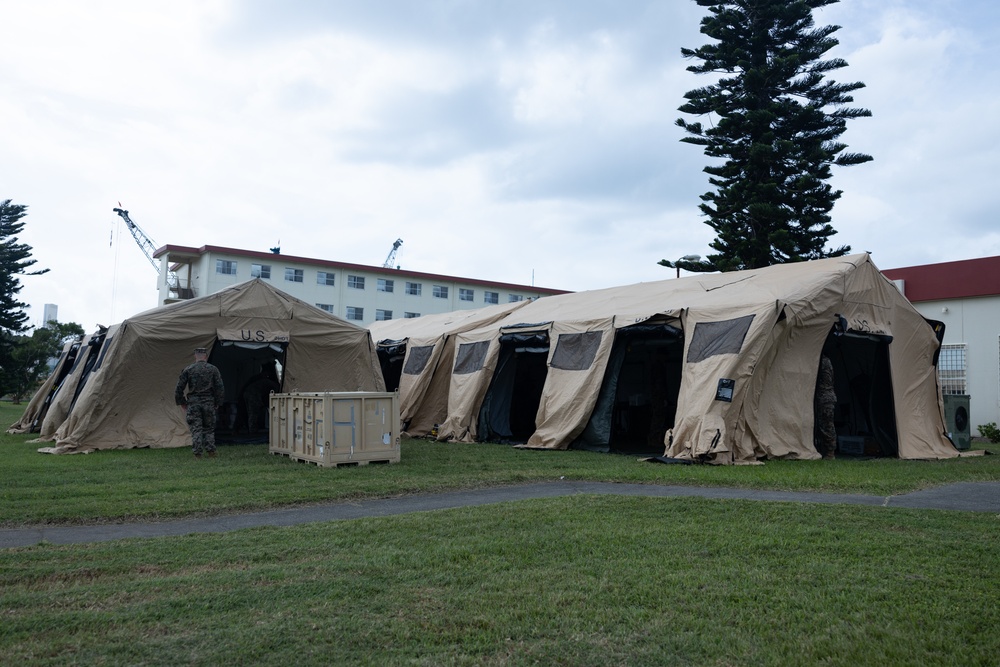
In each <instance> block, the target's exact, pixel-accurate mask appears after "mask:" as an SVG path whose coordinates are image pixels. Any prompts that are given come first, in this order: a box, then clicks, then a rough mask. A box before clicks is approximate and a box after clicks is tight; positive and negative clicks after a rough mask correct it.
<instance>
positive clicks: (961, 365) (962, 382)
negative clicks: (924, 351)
mask: <svg viewBox="0 0 1000 667" xmlns="http://www.w3.org/2000/svg"><path fill="white" fill-rule="evenodd" d="M967 368H968V366H967V355H966V349H965V343H961V344H959V345H942V346H941V354H940V355H939V356H938V384H940V385H941V393H942V394H967V393H969V392H968V391H967V389H968V386H967V383H966V369H967Z"/></svg>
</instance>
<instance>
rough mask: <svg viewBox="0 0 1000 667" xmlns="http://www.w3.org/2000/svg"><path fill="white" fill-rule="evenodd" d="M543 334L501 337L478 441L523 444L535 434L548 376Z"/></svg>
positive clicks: (547, 354) (547, 338) (485, 401)
mask: <svg viewBox="0 0 1000 667" xmlns="http://www.w3.org/2000/svg"><path fill="white" fill-rule="evenodd" d="M548 356H549V335H548V332H545V331H535V332H531V333H510V334H504V335H503V336H501V337H500V354H499V357H498V359H497V367H496V370H495V371H494V372H493V378H492V380H491V381H490V386H489V388H488V389H487V390H486V396H485V397H484V398H483V404H482V407H481V408H480V410H479V425H478V431H477V432H478V438H479V440H480V441H486V442H501V443H506V444H524V443H526V442H527V441H528V438H530V437H531V434H532V433H534V432H535V416H536V415H537V414H538V406H539V403H540V402H541V399H542V388H543V386H544V385H545V378H546V376H547V375H548V366H547V361H548Z"/></svg>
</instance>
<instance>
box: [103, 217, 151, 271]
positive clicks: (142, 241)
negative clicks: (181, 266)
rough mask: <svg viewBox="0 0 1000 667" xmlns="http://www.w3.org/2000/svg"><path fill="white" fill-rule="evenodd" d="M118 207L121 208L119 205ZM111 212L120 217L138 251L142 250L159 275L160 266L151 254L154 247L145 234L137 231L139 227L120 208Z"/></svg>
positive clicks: (139, 230)
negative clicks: (136, 244) (137, 246)
mask: <svg viewBox="0 0 1000 667" xmlns="http://www.w3.org/2000/svg"><path fill="white" fill-rule="evenodd" d="M118 205H119V206H121V204H120V203H119V204H118ZM112 210H113V211H114V212H115V213H117V214H118V215H120V216H121V217H122V220H124V221H125V226H126V227H128V230H129V232H131V233H132V238H134V239H135V242H136V243H138V244H139V249H140V250H142V254H144V255H145V256H146V259H148V260H149V263H150V264H152V265H153V268H154V269H156V272H157V273H159V272H160V265H159V263H157V261H156V260H155V259H153V253H154V252H156V245H155V244H154V243H153V241H152V240H151V239H150V238H149V237H148V236H146V232H144V231H142V230H141V229H139V225H137V224H135V223H134V222H132V218H130V217H128V211H126V210H124V209H121V208H115V209H112Z"/></svg>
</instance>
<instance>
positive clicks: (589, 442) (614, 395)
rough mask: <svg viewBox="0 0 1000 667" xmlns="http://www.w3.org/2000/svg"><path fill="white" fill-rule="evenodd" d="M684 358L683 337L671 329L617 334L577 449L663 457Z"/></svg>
mask: <svg viewBox="0 0 1000 667" xmlns="http://www.w3.org/2000/svg"><path fill="white" fill-rule="evenodd" d="M683 359H684V337H683V332H682V331H681V330H680V329H678V328H676V327H673V326H670V325H667V324H642V325H635V326H631V327H624V328H622V329H619V330H618V332H617V333H616V335H615V342H614V346H613V347H612V348H611V356H610V358H609V359H608V367H607V370H606V371H605V373H604V380H603V382H602V384H601V390H600V393H599V394H598V397H597V403H596V405H595V406H594V411H593V412H592V413H591V416H590V420H589V421H588V422H587V426H586V428H585V429H584V430H583V433H581V434H580V437H578V438H577V439H576V441H574V442H573V444H572V447H573V448H574V449H586V450H591V451H600V452H614V453H620V454H646V453H653V454H662V453H663V448H664V435H665V433H666V431H667V429H670V428H673V426H674V417H675V415H676V412H677V398H678V396H679V394H680V386H681V372H682V369H683V366H684V364H683Z"/></svg>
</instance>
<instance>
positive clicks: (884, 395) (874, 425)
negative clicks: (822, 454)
mask: <svg viewBox="0 0 1000 667" xmlns="http://www.w3.org/2000/svg"><path fill="white" fill-rule="evenodd" d="M891 342H892V337H891V336H885V335H877V334H862V333H855V332H847V333H839V332H831V333H830V335H829V336H828V337H827V340H826V343H825V345H824V346H823V353H824V354H826V355H827V356H828V357H830V361H831V362H832V363H833V373H834V391H835V392H836V394H837V406H836V408H835V412H834V424H835V426H836V429H837V439H838V447H837V454H838V455H862V454H863V455H866V456H889V457H896V456H898V455H899V438H898V433H897V430H896V411H895V400H894V397H893V391H892V374H891V372H890V366H889V345H890V344H891Z"/></svg>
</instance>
